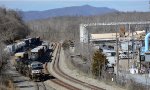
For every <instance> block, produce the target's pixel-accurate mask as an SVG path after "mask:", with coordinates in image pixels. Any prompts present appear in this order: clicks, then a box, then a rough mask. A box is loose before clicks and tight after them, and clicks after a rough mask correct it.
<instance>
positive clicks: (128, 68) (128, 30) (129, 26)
mask: <svg viewBox="0 0 150 90" xmlns="http://www.w3.org/2000/svg"><path fill="white" fill-rule="evenodd" d="M129 41H130V24H128V69H129V68H130V59H129Z"/></svg>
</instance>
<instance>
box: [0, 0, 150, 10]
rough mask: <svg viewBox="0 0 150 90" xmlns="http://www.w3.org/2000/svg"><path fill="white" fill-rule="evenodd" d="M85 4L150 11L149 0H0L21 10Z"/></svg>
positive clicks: (1, 2)
mask: <svg viewBox="0 0 150 90" xmlns="http://www.w3.org/2000/svg"><path fill="white" fill-rule="evenodd" d="M87 4H88V5H91V6H95V7H109V8H113V9H116V10H120V11H150V9H149V0H0V6H4V7H7V8H11V9H19V10H22V11H42V10H48V9H54V8H62V7H69V6H81V5H87Z"/></svg>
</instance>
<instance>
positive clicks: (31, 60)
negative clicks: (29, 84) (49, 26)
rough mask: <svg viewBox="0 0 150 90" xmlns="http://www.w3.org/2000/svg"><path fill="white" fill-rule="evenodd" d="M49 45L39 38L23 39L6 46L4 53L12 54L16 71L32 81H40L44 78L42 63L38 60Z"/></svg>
mask: <svg viewBox="0 0 150 90" xmlns="http://www.w3.org/2000/svg"><path fill="white" fill-rule="evenodd" d="M48 49H49V43H48V42H46V41H41V40H40V38H39V37H38V38H28V39H23V40H22V41H20V42H17V43H14V44H12V45H8V46H7V47H6V49H5V50H6V51H7V52H8V53H11V54H14V56H15V60H14V66H15V67H16V70H17V71H18V72H19V73H21V74H23V75H25V76H28V77H30V78H31V79H32V80H41V79H42V77H43V76H44V73H43V63H41V62H40V59H41V58H42V57H43V56H44V55H45V53H47V51H48Z"/></svg>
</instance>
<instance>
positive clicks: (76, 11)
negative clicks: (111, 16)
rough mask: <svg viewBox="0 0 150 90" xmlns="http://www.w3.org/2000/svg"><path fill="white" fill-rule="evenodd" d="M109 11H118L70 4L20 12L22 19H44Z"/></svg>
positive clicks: (100, 13)
mask: <svg viewBox="0 0 150 90" xmlns="http://www.w3.org/2000/svg"><path fill="white" fill-rule="evenodd" d="M111 12H118V11H117V10H115V9H111V8H108V7H93V6H90V5H83V6H71V7H64V8H56V9H49V10H44V11H24V12H22V15H23V16H22V17H23V20H25V21H30V20H37V19H46V18H50V17H57V16H91V15H103V14H107V13H111Z"/></svg>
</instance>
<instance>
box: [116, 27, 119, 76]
mask: <svg viewBox="0 0 150 90" xmlns="http://www.w3.org/2000/svg"><path fill="white" fill-rule="evenodd" d="M117 30H118V26H116V57H117V61H116V63H117V64H116V70H117V75H118V69H119V52H118V50H119V49H118V35H117Z"/></svg>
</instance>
